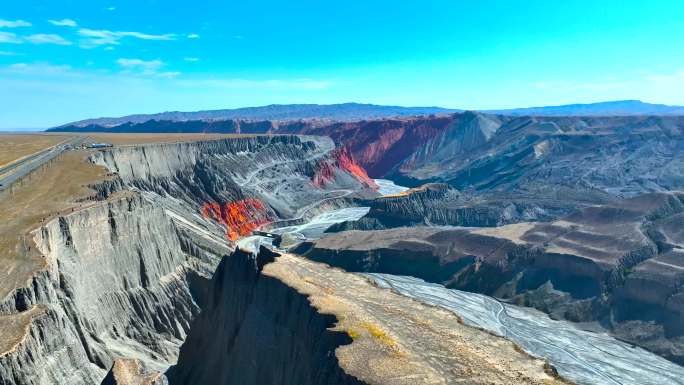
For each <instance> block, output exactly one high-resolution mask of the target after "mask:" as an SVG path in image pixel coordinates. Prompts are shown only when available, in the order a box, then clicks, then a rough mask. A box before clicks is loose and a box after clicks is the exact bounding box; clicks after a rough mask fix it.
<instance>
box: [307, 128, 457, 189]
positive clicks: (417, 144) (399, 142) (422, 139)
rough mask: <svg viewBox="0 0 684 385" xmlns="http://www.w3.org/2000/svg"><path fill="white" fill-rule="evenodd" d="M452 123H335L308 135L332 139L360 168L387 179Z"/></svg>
mask: <svg viewBox="0 0 684 385" xmlns="http://www.w3.org/2000/svg"><path fill="white" fill-rule="evenodd" d="M453 121H454V116H444V117H420V118H407V119H385V120H374V121H361V122H350V123H336V124H331V125H329V126H325V127H317V128H312V129H309V130H307V131H306V133H308V134H315V135H326V136H330V137H331V138H333V140H335V142H336V143H338V144H341V145H343V146H344V147H345V148H346V149H347V150H348V152H349V153H350V155H351V157H352V159H355V160H356V161H358V165H359V166H361V167H362V168H363V169H364V170H367V172H368V174H370V175H371V176H373V177H376V178H377V177H382V176H385V175H387V174H388V173H389V172H390V171H391V170H392V169H393V168H395V167H396V166H397V165H399V164H401V163H402V162H403V161H404V160H405V159H407V158H409V157H410V156H411V155H413V154H414V153H415V152H416V151H418V150H419V149H420V148H421V147H422V146H425V145H426V143H427V142H429V141H430V140H431V139H434V138H436V137H437V136H439V135H440V134H442V133H443V132H445V131H446V130H447V128H448V127H449V126H450V125H451V124H452V123H453Z"/></svg>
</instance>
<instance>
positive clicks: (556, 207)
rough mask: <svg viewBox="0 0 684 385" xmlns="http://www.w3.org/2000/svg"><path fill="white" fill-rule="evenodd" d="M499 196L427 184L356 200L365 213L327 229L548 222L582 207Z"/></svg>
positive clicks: (376, 228) (565, 203)
mask: <svg viewBox="0 0 684 385" xmlns="http://www.w3.org/2000/svg"><path fill="white" fill-rule="evenodd" d="M501 195H502V196H491V195H488V196H482V195H472V194H469V193H465V192H462V191H458V190H456V189H454V188H453V187H451V186H449V185H447V184H444V183H429V184H426V185H423V186H420V187H416V188H413V189H409V190H407V191H404V192H402V193H399V194H394V195H387V196H383V197H379V198H375V199H372V200H364V201H360V202H359V204H360V205H362V206H368V207H370V210H369V212H368V214H366V215H365V216H364V217H363V218H361V219H359V220H357V221H350V222H344V223H341V224H339V225H336V226H333V227H332V228H330V229H329V230H328V232H336V231H343V230H381V229H388V228H395V227H403V226H416V225H426V226H430V225H432V226H444V225H449V226H467V227H494V226H502V225H506V224H510V223H519V222H529V221H549V220H552V219H556V218H558V217H561V216H563V215H567V214H569V213H570V212H572V211H575V210H577V209H578V208H580V207H582V206H583V204H581V203H578V202H576V201H575V202H569V201H564V200H562V199H555V200H551V199H547V200H544V201H543V202H539V201H535V200H534V199H526V198H524V197H520V196H517V197H509V196H506V194H501ZM587 203H588V202H585V203H584V204H585V205H586V204H587Z"/></svg>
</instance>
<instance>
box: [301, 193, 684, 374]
mask: <svg viewBox="0 0 684 385" xmlns="http://www.w3.org/2000/svg"><path fill="white" fill-rule="evenodd" d="M682 198H683V197H682V195H681V193H669V194H650V195H645V196H640V197H636V198H632V199H627V200H624V201H622V202H618V203H615V204H609V205H605V206H597V207H589V208H585V209H583V210H579V211H578V212H576V213H574V214H571V215H569V216H566V217H564V218H563V219H561V220H556V221H552V222H549V223H529V222H523V223H517V224H510V225H505V226H500V227H489V228H479V229H458V228H449V227H441V228H440V227H410V228H397V229H392V230H382V231H348V232H341V233H337V234H330V235H328V236H326V237H324V238H322V239H320V240H318V241H314V242H311V243H309V244H308V245H306V244H305V245H302V246H300V247H299V248H298V249H297V250H296V251H297V252H299V253H302V254H304V255H306V256H307V257H309V258H311V259H314V260H316V261H321V262H325V263H329V264H331V265H333V266H340V267H343V268H345V269H347V270H350V271H368V272H383V273H391V274H399V275H412V276H415V277H419V278H423V279H425V280H428V281H432V282H438V283H442V284H444V285H446V286H447V287H451V288H457V289H462V290H467V291H474V292H479V293H485V294H488V295H494V296H497V297H503V298H507V299H510V300H512V301H515V302H516V303H518V304H522V305H525V306H533V307H536V308H538V309H541V310H544V311H546V312H548V313H550V314H551V315H552V316H554V317H557V318H565V319H568V320H572V321H581V322H589V321H599V322H601V323H602V324H603V325H604V326H606V327H608V328H609V329H610V330H611V331H612V332H613V333H614V334H615V335H617V336H619V337H620V338H622V339H626V340H629V341H630V342H633V343H635V344H638V345H640V346H643V347H646V348H647V349H650V350H652V351H654V352H656V353H658V354H660V355H662V356H664V357H666V358H669V359H671V360H673V361H675V362H684V359H683V357H684V356H683V355H682V347H683V346H684V345H682V342H683V341H684V338H683V336H684V334H683V333H682V329H681V324H682V322H684V318H682V307H681V301H680V297H681V290H682V286H681V282H682V281H681V279H682V278H683V277H684V276H682V267H681V266H682V265H683V264H684V263H683V262H682V259H681V253H680V252H679V251H680V250H681V249H682V247H681V243H680V242H681V234H680V233H681V231H680V227H679V224H681V215H682V214H681V213H682V211H683V210H684V205H683V203H682V202H683V200H682ZM656 281H657V283H656Z"/></svg>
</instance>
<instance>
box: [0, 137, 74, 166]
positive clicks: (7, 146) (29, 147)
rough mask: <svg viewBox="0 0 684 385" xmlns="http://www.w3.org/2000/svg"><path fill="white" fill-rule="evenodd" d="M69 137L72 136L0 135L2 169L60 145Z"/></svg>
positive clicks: (0, 164)
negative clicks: (28, 156)
mask: <svg viewBox="0 0 684 385" xmlns="http://www.w3.org/2000/svg"><path fill="white" fill-rule="evenodd" d="M69 137H70V135H51V134H2V133H0V167H2V166H4V165H6V164H9V163H11V162H13V161H15V160H18V159H20V158H23V157H25V156H27V155H31V154H33V153H36V152H38V151H40V150H43V149H46V148H48V147H52V146H54V145H56V144H59V143H61V142H63V141H65V140H66V139H67V138H69Z"/></svg>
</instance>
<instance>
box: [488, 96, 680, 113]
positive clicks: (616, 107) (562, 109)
mask: <svg viewBox="0 0 684 385" xmlns="http://www.w3.org/2000/svg"><path fill="white" fill-rule="evenodd" d="M483 112H489V113H494V114H501V115H535V116H625V115H684V106H668V105H665V104H651V103H644V102H642V101H640V100H618V101H613V102H600V103H589V104H566V105H562V106H547V107H529V108H514V109H508V110H489V111H483Z"/></svg>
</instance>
